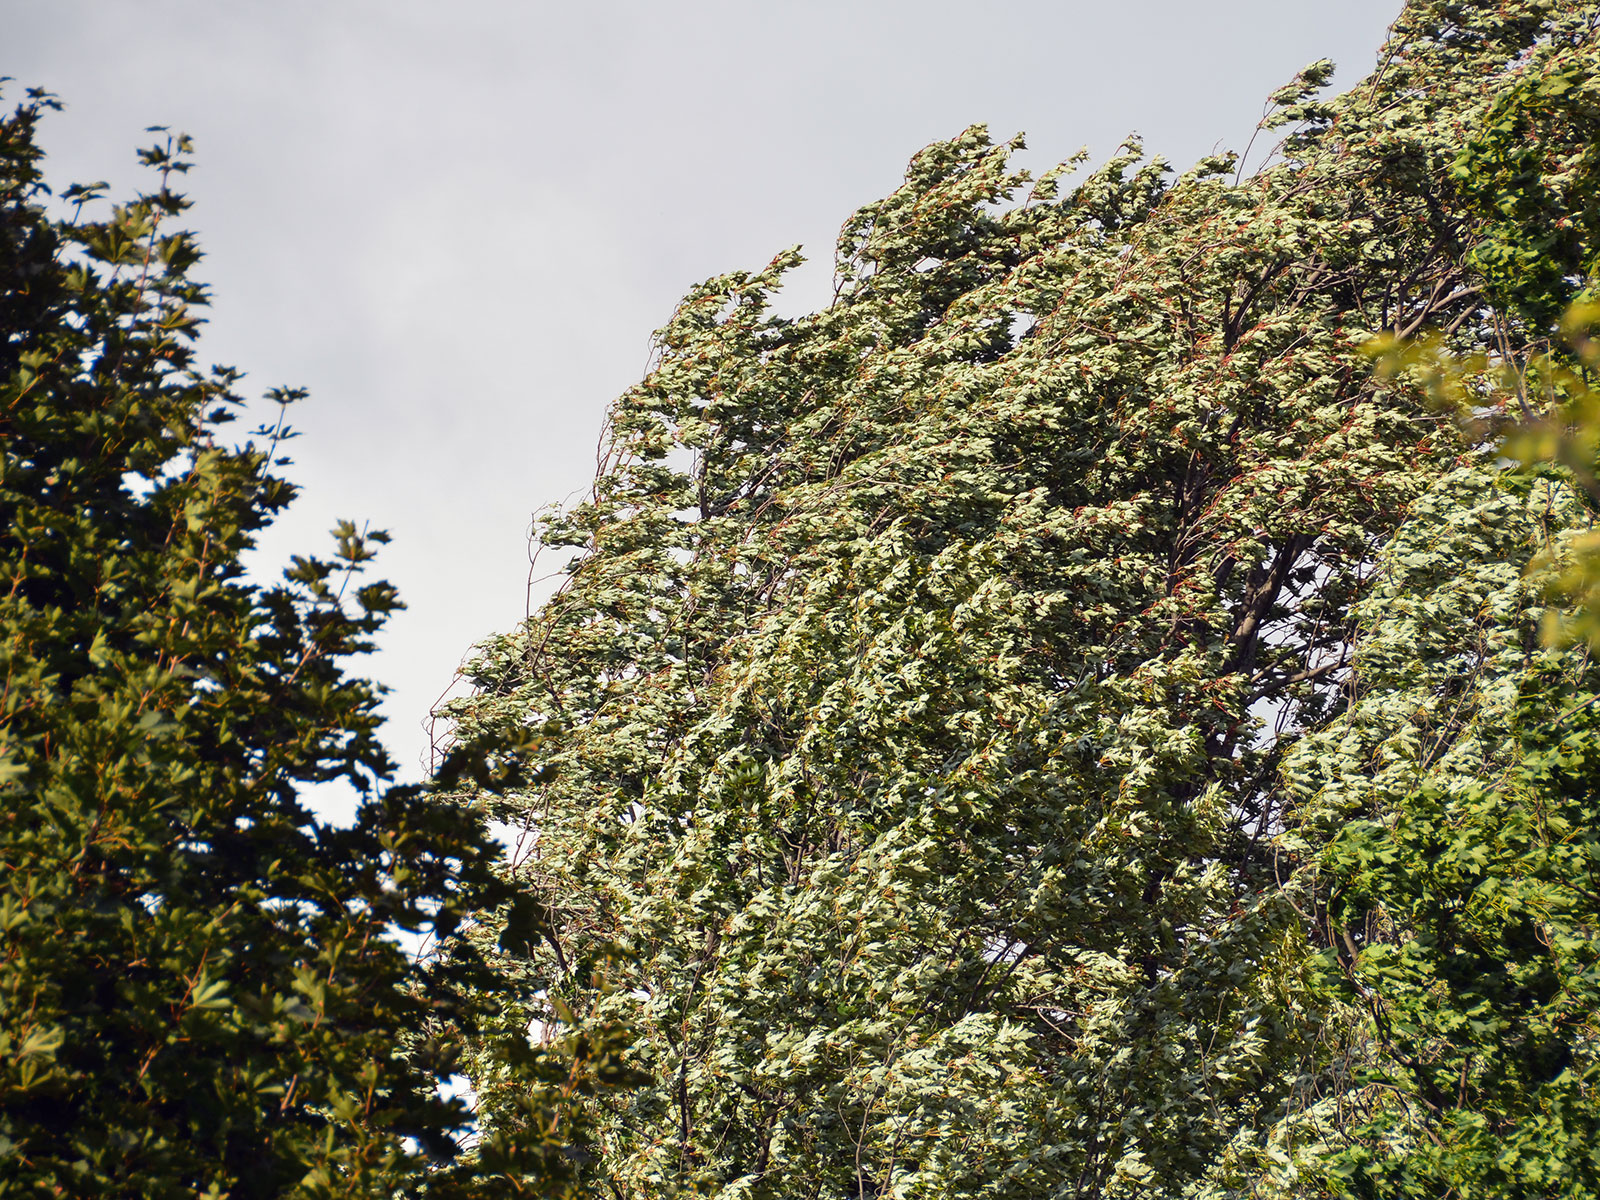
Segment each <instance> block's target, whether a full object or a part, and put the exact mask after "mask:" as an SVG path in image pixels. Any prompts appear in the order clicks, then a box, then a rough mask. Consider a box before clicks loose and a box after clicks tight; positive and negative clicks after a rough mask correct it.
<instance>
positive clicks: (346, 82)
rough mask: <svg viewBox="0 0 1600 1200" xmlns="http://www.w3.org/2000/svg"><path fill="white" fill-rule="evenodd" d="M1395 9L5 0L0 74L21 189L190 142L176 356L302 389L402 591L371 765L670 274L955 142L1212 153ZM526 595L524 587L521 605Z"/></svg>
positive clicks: (325, 522)
mask: <svg viewBox="0 0 1600 1200" xmlns="http://www.w3.org/2000/svg"><path fill="white" fill-rule="evenodd" d="M1398 9H1399V0H1206V2H1205V3H1197V2H1196V0H1123V2H1122V3H1120V4H1108V3H1105V2H1104V0H1095V2H1094V3H1090V2H1087V0H1055V2H1053V3H1051V2H1047V0H991V2H990V3H987V4H985V3H973V2H968V3H964V4H955V3H950V2H947V0H851V2H848V3H840V2H836V0H654V2H651V3H644V2H626V3H624V2H618V0H588V2H586V3H572V2H570V0H569V2H565V3H552V2H547V0H522V2H521V3H513V2H511V0H454V2H453V3H450V4H441V3H437V2H436V0H435V2H427V3H423V2H413V0H272V2H271V3H267V2H265V0H259V2H249V0H235V2H233V3H217V2H216V0H168V2H162V0H138V2H137V3H133V2H129V0H0V16H3V18H4V23H5V24H4V28H5V40H4V43H3V57H0V74H4V75H10V76H12V77H14V78H15V80H16V83H14V84H12V85H9V86H10V88H11V89H12V91H11V93H10V99H13V100H14V99H16V98H17V97H18V96H19V95H20V89H21V88H22V87H24V86H31V85H39V86H43V87H46V88H48V89H50V90H51V91H53V92H56V93H57V94H58V95H59V96H60V97H61V99H62V100H63V101H65V103H66V105H67V108H66V111H65V112H63V113H60V114H57V115H55V116H52V117H51V118H49V120H48V121H47V122H46V123H45V125H44V130H43V142H44V145H45V148H46V150H47V152H48V155H49V159H48V170H49V173H50V177H51V178H52V180H53V182H54V183H56V184H57V185H64V184H66V183H68V182H72V181H87V180H94V179H110V180H112V181H113V183H114V184H116V185H118V186H119V187H120V188H121V189H122V190H123V192H124V193H125V192H126V191H127V190H130V189H131V188H133V187H135V186H139V185H140V177H139V171H138V168H137V167H136V166H135V165H134V158H133V153H134V150H135V149H136V148H137V147H138V146H141V145H144V144H146V143H147V142H148V141H149V140H150V139H149V135H147V134H145V133H144V132H143V130H144V127H145V126H147V125H154V124H164V125H169V126H171V127H172V128H174V129H175V130H183V131H187V132H188V133H190V134H192V135H194V137H195V139H196V143H197V153H198V159H199V166H198V168H197V169H196V171H195V172H194V173H193V174H192V175H190V176H189V177H188V185H189V192H190V195H191V196H192V197H193V198H194V199H195V200H196V202H197V204H196V207H195V209H194V210H192V212H191V213H190V214H189V216H190V224H191V225H192V227H194V228H195V229H197V230H199V232H200V235H201V243H202V246H203V247H204V249H205V250H206V251H207V259H206V261H205V262H204V264H203V265H202V267H201V274H202V275H203V277H204V278H205V279H207V280H208V281H209V282H210V283H211V284H212V285H213V287H214V293H215V307H214V309H213V312H212V315H211V326H210V328H209V330H208V332H207V333H206V335H205V337H204V339H203V342H202V357H203V358H204V359H205V360H206V361H215V362H224V363H229V364H231V365H234V366H237V367H240V368H242V369H244V370H245V371H247V372H248V375H247V379H246V385H247V387H249V388H250V389H251V390H253V391H256V392H259V391H261V390H264V389H265V388H267V387H269V386H272V385H274V384H286V385H294V386H304V387H307V388H310V389H311V392H312V397H311V399H310V400H309V401H308V402H306V403H305V404H303V405H301V406H300V407H299V408H298V409H297V410H296V411H295V414H294V423H295V424H296V425H297V426H298V427H299V428H300V429H301V430H302V431H304V434H305V436H304V437H302V438H301V439H300V440H299V441H298V442H296V443H294V445H293V451H294V456H295V460H296V465H295V467H294V468H293V470H292V472H291V474H292V476H293V478H295V479H296V481H297V482H299V483H300V484H302V485H303V487H304V492H303V494H302V497H301V499H300V500H299V501H298V502H297V503H296V505H295V507H294V509H293V510H292V511H291V514H290V515H289V517H287V518H286V519H285V520H284V521H283V522H281V524H280V525H279V526H278V527H277V528H276V529H275V530H274V532H273V533H272V535H271V536H270V537H269V538H267V539H265V540H264V542H263V546H262V552H261V555H262V558H263V559H271V560H273V561H276V562H281V561H283V560H284V558H285V557H286V556H287V554H288V553H290V552H292V551H303V550H307V549H317V550H320V549H321V548H323V547H324V546H325V545H326V544H327V542H326V538H325V537H324V536H323V533H322V531H324V530H326V529H327V528H328V527H329V526H331V525H332V523H333V521H334V519H335V518H337V517H340V516H350V517H352V518H355V519H357V520H371V522H372V523H373V525H374V527H379V528H387V529H388V530H390V531H391V532H392V534H393V535H394V538H395V542H394V544H393V545H392V546H390V547H388V548H387V549H386V550H385V552H384V554H383V557H382V559H381V560H380V563H379V565H380V566H381V568H382V572H383V574H384V575H386V576H387V577H388V578H390V579H391V580H393V581H394V582H395V583H396V584H397V585H398V586H399V587H400V589H401V591H402V593H403V595H404V597H405V599H406V600H407V602H408V604H409V605H410V608H409V610H408V611H407V612H406V613H404V614H402V615H400V616H399V617H398V618H397V619H396V620H395V621H394V623H393V624H392V626H391V627H390V629H389V631H388V633H387V635H386V637H385V638H384V642H383V649H382V651H381V653H380V654H379V656H378V657H377V659H376V660H374V662H373V663H372V664H371V673H372V674H373V675H375V676H376V677H377V678H379V679H382V680H384V681H386V682H387V683H389V684H390V685H391V686H392V687H393V689H394V691H393V694H392V696H391V697H390V699H389V701H388V702H387V705H386V711H387V712H388V714H389V727H388V741H389V745H390V747H391V749H392V750H393V752H394V754H395V756H396V758H397V759H398V760H399V762H400V764H401V768H402V772H403V773H405V774H406V775H408V776H411V777H415V776H416V775H417V774H418V772H419V770H420V769H421V768H420V763H421V761H422V759H423V756H424V752H425V748H426V744H427V743H426V738H425V736H424V734H423V722H424V719H425V716H426V713H427V711H428V709H429V708H430V706H431V704H432V702H433V701H434V699H435V697H437V696H438V695H439V694H440V693H441V692H442V691H443V690H444V689H445V688H446V686H447V685H448V684H449V683H450V681H451V678H452V675H453V674H454V672H455V669H456V667H457V665H458V663H459V662H460V661H461V659H462V657H463V655H464V654H465V653H466V652H467V651H468V649H469V648H470V646H471V644H472V643H473V642H474V641H476V640H478V639H480V638H482V637H485V636H487V635H489V634H490V633H492V632H495V631H498V630H503V629H507V628H510V627H511V626H513V625H514V624H515V623H516V622H517V621H518V620H520V619H521V617H522V616H523V614H524V611H525V605H526V602H527V601H526V587H525V585H526V580H527V576H528V558H527V537H526V535H527V530H528V524H529V515H530V513H531V512H532V511H533V510H534V509H536V508H538V507H540V506H542V505H545V504H547V503H549V502H552V501H559V500H563V499H565V498H568V497H570V496H572V495H574V494H575V493H578V492H580V491H581V490H582V489H583V488H584V486H585V485H586V484H587V482H588V480H589V478H590V476H591V475H592V473H593V468H594V452H595V443H596V438H597V436H598V434H599V430H600V425H601V420H602V417H603V415H604V412H605V408H606V405H607V404H608V403H609V401H610V400H611V399H612V397H614V396H615V395H617V394H618V393H619V392H620V391H622V390H623V389H624V388H626V387H627V386H628V385H629V384H631V383H632V382H634V381H635V380H636V379H637V378H638V377H639V375H640V373H641V371H642V369H643V367H644V365H645V362H646V358H647V355H648V350H649V339H650V333H651V331H652V330H653V329H655V328H656V327H658V326H659V325H661V324H662V323H663V322H664V321H665V319H666V318H667V316H668V315H669V314H670V312H671V311H672V308H673V305H674V303H675V302H676V300H677V298H678V297H679V296H680V295H682V293H683V292H684V291H685V290H686V289H687V288H688V287H689V286H690V285H692V284H693V283H695V282H696V281H698V280H700V279H702V278H705V277H707V276H710V275H714V274H718V273H720V272H723V271H726V270H731V269H735V268H743V267H755V266H760V265H762V264H764V263H765V262H766V261H767V260H768V259H770V258H771V256H772V255H773V254H774V253H775V252H776V251H778V250H780V249H782V248H783V247H785V246H788V245H792V244H794V243H796V242H798V243H802V244H803V245H804V246H805V248H806V250H807V252H808V254H809V255H810V256H811V257H812V260H813V261H812V262H811V263H810V264H808V266H807V267H806V268H805V269H804V271H803V272H802V273H801V274H800V275H799V276H798V277H797V278H796V280H795V282H794V283H793V284H792V285H791V286H790V287H789V288H788V290H787V293H786V296H785V301H784V307H785V308H787V309H790V310H791V311H798V310H799V309H800V308H801V307H802V306H814V305H816V304H818V303H820V302H822V301H823V300H824V299H825V298H826V295H827V294H828V288H827V285H828V279H829V271H830V265H831V264H830V259H831V252H832V246H833V240H834V236H835V233H836V231H837V230H838V227H839V225H840V224H841V223H842V221H843V220H844V219H845V217H846V216H848V215H849V213H850V212H851V210H852V209H854V208H855V207H857V206H858V205H860V204H862V203H865V202H867V201H869V200H872V199H875V198H877V197H878V196H880V195H883V194H885V193H886V192H888V191H890V190H892V189H893V188H894V186H895V185H896V184H897V183H898V181H899V179H900V177H901V175H902V172H903V170H904V167H905V163H906V160H907V159H908V158H909V157H910V156H911V154H912V153H914V152H915V151H916V150H917V149H918V148H920V147H921V146H923V145H925V144H927V143H928V142H930V141H933V140H936V139H939V138H943V137H949V136H952V135H954V134H955V133H957V132H959V131H960V130H961V129H962V128H963V127H965V126H966V125H969V124H971V123H973V122H978V121H983V122H987V123H988V124H989V126H990V128H991V130H992V132H993V133H994V134H995V135H996V136H997V137H1005V136H1010V135H1011V134H1013V133H1015V132H1018V131H1025V132H1026V133H1027V136H1028V146H1029V149H1028V151H1027V154H1026V156H1025V161H1026V162H1028V163H1029V164H1030V165H1033V166H1035V167H1036V168H1042V167H1045V166H1048V165H1050V164H1051V163H1054V162H1056V161H1058V160H1060V159H1062V158H1065V157H1067V156H1068V155H1070V154H1071V153H1073V152H1074V151H1075V150H1077V149H1078V148H1079V147H1080V146H1087V147H1088V148H1089V150H1090V152H1091V153H1092V155H1093V156H1094V157H1095V158H1096V159H1099V158H1103V157H1104V156H1105V155H1106V154H1107V153H1109V151H1110V150H1112V149H1113V148H1114V147H1115V146H1116V144H1117V143H1118V142H1119V141H1120V140H1121V139H1122V138H1123V137H1124V136H1125V135H1126V134H1127V133H1129V132H1130V131H1134V130H1136V131H1138V132H1139V133H1141V134H1142V135H1143V136H1144V138H1145V143H1146V146H1147V148H1148V149H1149V150H1150V151H1151V152H1153V153H1159V154H1161V155H1163V156H1164V157H1166V158H1168V159H1170V160H1171V161H1173V162H1174V163H1175V164H1177V165H1178V166H1179V167H1180V168H1181V167H1183V166H1186V165H1188V164H1189V163H1190V162H1192V161H1193V160H1194V159H1195V158H1197V157H1199V156H1201V155H1204V154H1208V153H1211V152H1213V151H1214V150H1218V149H1222V148H1233V149H1241V148H1243V146H1244V145H1245V143H1246V142H1247V141H1248V140H1249V138H1250V135H1251V132H1252V130H1253V128H1254V126H1255V123H1256V121H1257V120H1258V119H1259V117H1260V114H1261V108H1262V100H1263V98H1264V97H1265V95H1266V93H1267V92H1269V91H1271V90H1272V89H1273V88H1275V87H1277V86H1279V85H1280V84H1282V83H1284V82H1286V81H1287V80H1288V79H1289V78H1290V77H1291V76H1292V75H1293V74H1294V72H1295V71H1296V70H1298V69H1299V68H1300V67H1302V66H1304V65H1305V64H1306V63H1308V62H1311V61H1313V60H1315V59H1318V58H1323V57H1328V58H1333V59H1334V60H1335V61H1337V62H1338V64H1339V67H1340V70H1339V74H1338V76H1337V77H1336V84H1335V86H1336V87H1345V86H1348V85H1349V84H1350V83H1352V82H1353V81H1355V80H1356V79H1359V78H1360V77H1361V76H1363V75H1365V74H1366V73H1367V72H1368V71H1369V70H1370V69H1371V67H1372V66H1373V65H1374V61H1375V54H1376V51H1377V48H1378V46H1379V45H1380V43H1381V42H1382V39H1383V34H1384V30H1385V27H1386V26H1387V25H1388V23H1389V22H1390V21H1391V20H1392V19H1393V18H1394V16H1395V15H1396V13H1397V12H1398ZM535 599H536V600H537V596H536V597H535Z"/></svg>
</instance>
